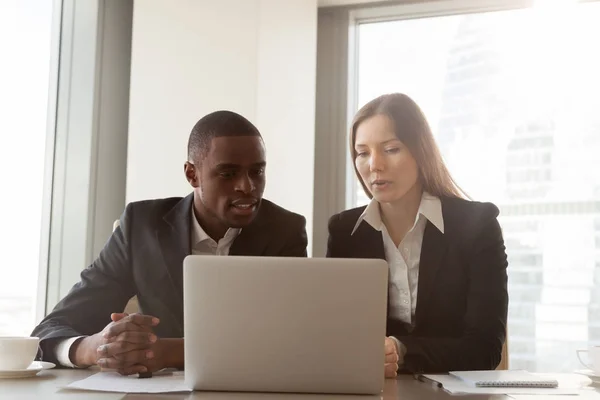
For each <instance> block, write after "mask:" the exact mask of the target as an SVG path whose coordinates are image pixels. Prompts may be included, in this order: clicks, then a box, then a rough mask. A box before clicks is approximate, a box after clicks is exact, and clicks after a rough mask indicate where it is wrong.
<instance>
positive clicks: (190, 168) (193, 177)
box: [183, 161, 200, 188]
mask: <svg viewBox="0 0 600 400" xmlns="http://www.w3.org/2000/svg"><path fill="white" fill-rule="evenodd" d="M183 171H184V173H185V179H187V181H188V182H189V183H190V185H192V187H193V188H197V187H198V186H200V181H199V180H198V175H200V169H199V168H198V166H196V165H195V164H192V163H191V162H189V161H186V163H185V164H184V165H183Z"/></svg>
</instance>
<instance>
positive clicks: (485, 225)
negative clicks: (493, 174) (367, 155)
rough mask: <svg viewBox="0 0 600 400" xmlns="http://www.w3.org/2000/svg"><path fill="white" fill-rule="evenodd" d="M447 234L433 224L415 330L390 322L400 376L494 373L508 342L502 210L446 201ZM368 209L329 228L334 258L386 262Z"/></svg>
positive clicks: (330, 253) (349, 213)
mask: <svg viewBox="0 0 600 400" xmlns="http://www.w3.org/2000/svg"><path fill="white" fill-rule="evenodd" d="M440 200H441V203H442V214H443V217H444V233H443V234H442V233H441V232H440V231H439V230H438V229H437V228H436V227H435V226H434V225H433V224H431V222H429V221H428V222H427V225H426V228H425V233H424V237H423V245H422V248H421V258H420V265H419V281H418V292H417V307H416V311H415V321H414V329H413V328H411V327H409V326H406V324H404V323H402V322H401V321H398V320H394V319H391V318H389V317H388V320H387V335H388V336H395V337H397V338H398V339H399V340H400V341H401V342H402V343H403V344H404V345H405V346H406V350H407V352H406V355H405V356H404V366H403V367H402V369H401V371H400V372H403V371H402V370H404V372H412V373H419V372H447V371H453V370H480V369H494V368H496V366H497V365H498V364H499V362H500V358H501V354H502V345H503V343H504V340H505V335H506V316H507V309H508V293H507V273H506V269H507V266H508V263H507V259H506V252H505V247H504V240H503V238H502V231H501V229H500V225H499V224H498V221H497V219H496V217H497V216H498V209H497V208H496V206H494V205H493V204H490V203H478V202H470V201H466V200H462V199H456V198H441V199H440ZM364 209H365V207H360V208H355V209H352V210H348V211H344V212H342V213H340V214H337V215H334V216H333V217H332V218H331V219H330V221H329V242H328V248H327V256H328V257H341V258H379V259H385V253H384V248H383V240H382V236H381V232H379V231H377V230H375V229H374V228H372V227H371V225H369V224H368V223H367V222H365V221H363V222H362V223H361V224H360V226H359V227H358V229H357V230H356V232H354V234H351V232H352V229H353V228H354V226H355V224H356V222H357V220H358V218H359V216H360V215H361V214H362V212H363V211H364Z"/></svg>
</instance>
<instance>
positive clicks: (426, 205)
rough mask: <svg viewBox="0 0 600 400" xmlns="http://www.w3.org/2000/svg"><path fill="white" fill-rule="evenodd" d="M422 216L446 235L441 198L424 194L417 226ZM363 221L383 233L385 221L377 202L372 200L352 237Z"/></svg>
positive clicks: (357, 222)
mask: <svg viewBox="0 0 600 400" xmlns="http://www.w3.org/2000/svg"><path fill="white" fill-rule="evenodd" d="M421 215H422V216H424V217H425V218H427V220H428V221H429V222H431V223H432V224H433V226H435V227H436V228H437V229H438V230H439V231H440V232H441V233H444V216H443V214H442V202H441V201H440V199H439V197H436V196H433V195H431V194H429V193H427V192H423V195H422V196H421V203H420V204H419V209H418V210H417V216H416V218H415V224H416V222H417V221H418V220H419V217H420V216H421ZM363 221H365V222H366V223H368V224H369V225H371V226H372V227H373V229H375V230H377V231H381V230H382V229H383V221H382V220H381V213H380V211H379V202H378V201H377V200H375V199H372V200H371V202H370V203H369V205H368V206H367V208H365V210H364V211H363V212H362V214H361V215H360V217H358V221H356V225H354V229H353V230H352V233H351V235H352V234H354V232H356V230H357V229H358V226H359V225H360V224H361V223H362V222H363Z"/></svg>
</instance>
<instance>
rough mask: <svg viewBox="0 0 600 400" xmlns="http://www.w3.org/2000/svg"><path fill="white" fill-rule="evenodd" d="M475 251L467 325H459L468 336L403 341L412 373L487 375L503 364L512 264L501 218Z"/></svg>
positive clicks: (471, 261) (473, 246)
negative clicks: (484, 372) (477, 372)
mask: <svg viewBox="0 0 600 400" xmlns="http://www.w3.org/2000/svg"><path fill="white" fill-rule="evenodd" d="M467 246H468V244H467ZM469 247H470V250H469V252H468V256H467V263H466V265H465V266H466V268H467V270H466V272H467V277H468V280H469V282H468V290H467V294H466V312H465V314H464V319H463V321H456V323H457V324H460V325H462V326H463V329H462V335H461V336H460V337H422V336H411V335H405V336H400V337H398V339H399V340H400V342H402V343H403V344H404V345H405V346H406V349H407V352H406V355H405V356H404V368H405V369H406V370H407V371H408V372H413V373H414V372H447V371H460V370H487V369H494V368H496V366H498V364H499V363H500V358H501V356H502V346H503V344H504V341H505V340H506V318H507V310H508V293H507V273H506V268H507V265H508V264H507V258H506V252H505V247H504V240H503V238H502V231H501V229H500V225H499V224H498V221H497V220H496V218H493V219H491V220H489V221H487V223H486V224H485V225H484V226H482V228H481V230H480V231H479V232H478V233H477V234H476V235H475V238H474V240H473V242H472V243H471V246H469ZM448 301H452V300H451V299H448ZM417 307H418V305H417Z"/></svg>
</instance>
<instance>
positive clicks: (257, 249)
mask: <svg viewBox="0 0 600 400" xmlns="http://www.w3.org/2000/svg"><path fill="white" fill-rule="evenodd" d="M268 214H269V205H268V203H267V202H266V201H265V200H263V201H262V204H261V205H260V209H259V211H258V215H257V216H256V218H254V221H252V223H251V224H250V225H248V226H247V227H245V228H242V231H241V232H240V234H239V235H238V237H237V238H235V240H234V241H233V243H232V244H231V248H230V249H229V254H230V255H232V256H262V255H264V252H265V249H266V248H267V246H268V244H269V231H268V226H267V221H268V218H269V216H268Z"/></svg>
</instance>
